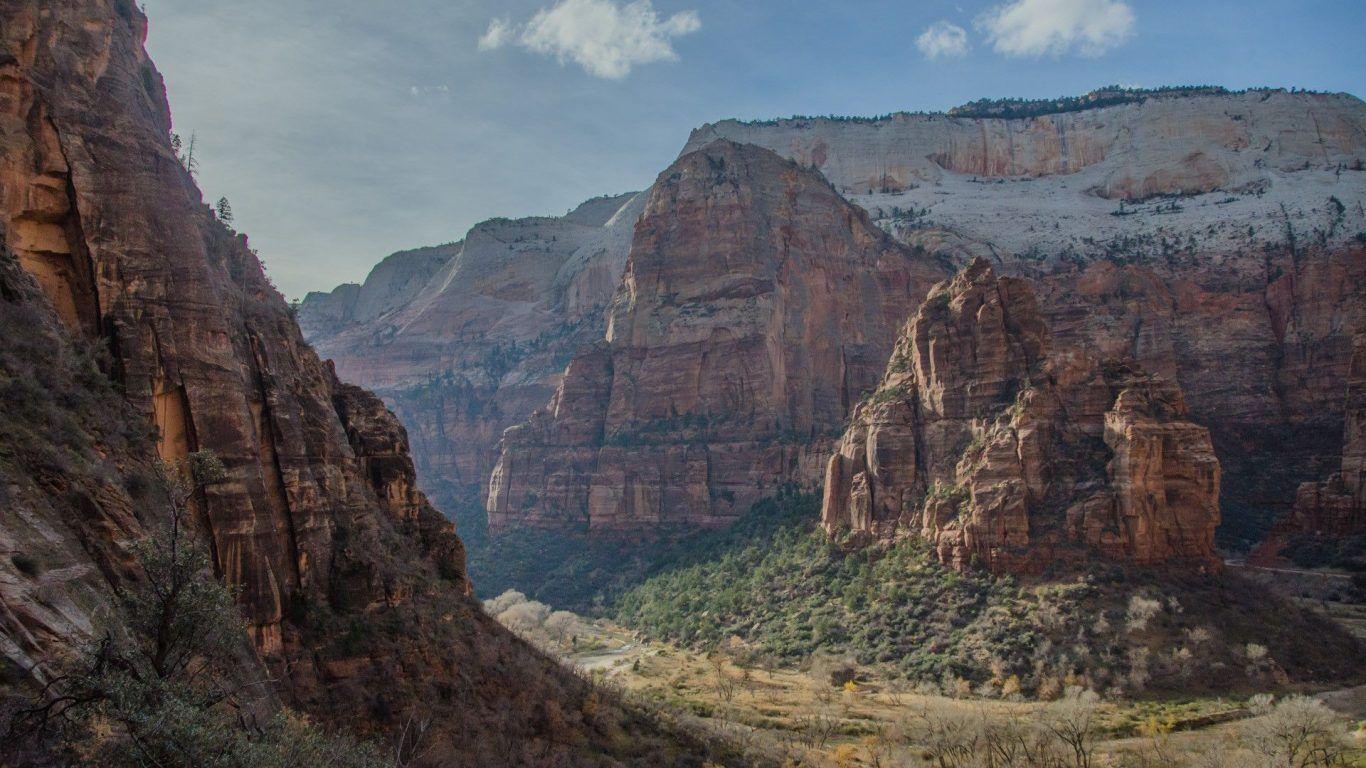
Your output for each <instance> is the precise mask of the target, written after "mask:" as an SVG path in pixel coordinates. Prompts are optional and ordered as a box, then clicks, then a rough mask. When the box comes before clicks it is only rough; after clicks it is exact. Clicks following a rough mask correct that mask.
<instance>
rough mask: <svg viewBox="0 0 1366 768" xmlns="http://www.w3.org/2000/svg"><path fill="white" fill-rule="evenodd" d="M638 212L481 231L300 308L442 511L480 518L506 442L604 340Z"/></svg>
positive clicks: (619, 209) (619, 198)
mask: <svg viewBox="0 0 1366 768" xmlns="http://www.w3.org/2000/svg"><path fill="white" fill-rule="evenodd" d="M644 202H645V196H644V195H643V194H634V193H632V194H626V195H615V196H609V197H601V198H595V199H593V200H589V201H587V202H585V203H583V204H582V205H580V206H578V207H577V208H575V209H574V210H572V211H570V212H569V213H568V214H566V215H565V216H561V217H532V218H526V219H517V220H508V219H495V220H492V221H487V222H484V223H482V224H479V225H477V226H475V227H474V228H473V229H472V230H470V232H469V233H468V234H467V235H466V237H465V239H464V240H463V241H462V242H459V243H455V244H453V245H450V246H438V247H436V248H428V249H420V250H418V251H409V252H404V253H400V254H395V255H393V256H391V257H389V258H388V259H386V260H385V261H383V262H381V263H380V264H379V265H378V266H376V267H375V269H374V270H373V271H372V272H371V273H370V275H369V277H367V278H366V280H365V283H364V284H363V285H361V286H359V287H355V286H352V285H343V286H340V287H338V288H337V289H335V290H334V291H332V292H331V293H330V294H322V293H315V294H310V295H309V296H308V298H306V299H305V300H304V302H303V304H302V306H301V307H300V310H299V317H300V324H301V326H302V327H303V328H304V331H305V333H306V334H307V335H308V338H309V340H310V342H312V343H313V344H314V345H315V346H316V347H317V349H318V350H319V352H320V354H322V355H323V356H325V357H330V358H331V359H332V360H333V361H334V363H335V364H336V366H337V370H338V373H339V375H340V376H341V377H342V378H343V379H345V380H347V381H354V382H356V383H358V384H361V385H363V386H366V387H369V388H372V389H374V390H375V391H376V392H377V393H378V394H379V395H380V396H381V397H383V398H384V399H385V401H386V402H387V403H388V404H389V406H390V407H392V408H393V409H394V411H395V412H396V413H397V414H398V415H399V418H400V419H401V420H402V421H403V422H404V423H405V424H406V425H408V429H409V433H410V435H411V437H412V443H413V454H414V457H415V459H416V461H417V468H418V473H419V475H420V476H421V477H422V478H424V483H425V487H426V490H427V491H428V492H430V493H432V494H433V495H434V497H435V499H436V500H437V502H438V503H439V504H441V505H442V507H443V508H445V509H448V510H459V509H461V508H462V507H468V506H471V505H472V504H477V505H478V507H479V508H480V509H481V510H482V499H483V496H482V490H483V488H484V487H485V486H486V484H487V482H488V477H489V473H490V471H491V470H492V468H493V464H494V461H495V460H496V459H497V443H498V438H499V436H500V435H502V433H503V430H505V429H507V428H508V427H510V426H512V425H514V424H517V423H520V422H522V421H524V420H525V419H526V418H527V417H528V416H529V415H530V414H531V412H532V411H533V410H535V409H536V408H539V407H542V406H544V405H545V404H546V402H547V401H548V400H549V399H550V397H551V395H552V394H554V391H555V387H556V386H557V385H558V384H559V381H560V376H561V374H562V373H563V371H564V367H565V364H566V363H567V362H568V360H569V359H570V357H571V356H572V354H573V352H574V350H575V349H577V348H579V347H580V346H584V345H587V344H591V343H593V342H595V341H598V340H601V338H602V336H603V334H604V332H605V330H606V318H605V307H606V305H607V303H608V301H609V300H610V299H611V297H612V293H613V291H614V290H615V289H616V286H617V283H618V282H620V280H621V273H622V269H623V268H624V266H625V263H626V254H627V252H628V251H629V249H630V242H631V234H632V231H633V229H634V225H635V222H636V219H638V218H639V216H640V210H641V208H642V207H643V205H644ZM476 498H477V499H478V501H477V502H472V501H471V500H472V499H476ZM480 514H481V515H482V511H481V513H480Z"/></svg>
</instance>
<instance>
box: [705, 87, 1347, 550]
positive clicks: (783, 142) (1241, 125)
mask: <svg viewBox="0 0 1366 768" xmlns="http://www.w3.org/2000/svg"><path fill="white" fill-rule="evenodd" d="M1098 103H1102V104H1103V103H1104V100H1101V101H1100V102H1098ZM980 111H981V110H970V111H968V112H966V114H975V113H980ZM718 136H720V137H725V138H730V139H732V140H736V141H746V142H752V143H755V144H758V145H761V146H765V147H769V148H771V149H773V150H774V151H776V152H779V153H780V154H784V155H786V156H788V157H791V158H794V159H796V160H798V161H799V162H801V163H803V164H811V165H814V166H816V167H817V168H818V169H820V170H821V171H822V172H823V173H824V174H825V175H826V176H828V177H829V178H830V180H831V181H832V183H834V184H835V185H836V187H838V188H839V189H840V190H841V191H843V192H844V193H846V195H847V196H849V198H850V200H851V201H853V202H855V203H857V204H858V205H860V206H862V207H863V208H865V209H866V210H868V211H869V213H870V215H871V217H872V218H873V220H874V221H875V222H877V223H878V224H879V225H880V226H882V227H883V228H884V229H886V230H887V231H889V232H892V233H893V234H894V235H895V236H896V237H897V238H898V239H901V240H902V241H904V242H906V243H908V244H910V245H913V246H920V247H922V248H924V249H926V250H927V251H929V252H931V253H936V254H945V255H949V256H951V257H954V258H957V259H966V258H970V257H972V256H984V257H986V258H988V259H990V260H991V261H992V263H993V264H994V266H995V267H996V269H997V270H998V271H999V272H1000V273H1002V274H1005V275H1014V276H1018V277H1022V278H1025V279H1027V280H1028V281H1029V282H1030V284H1031V285H1032V286H1033V288H1034V290H1035V293H1036V295H1037V296H1038V299H1039V304H1040V307H1041V309H1042V312H1043V315H1044V319H1045V321H1046V322H1047V324H1048V326H1049V328H1050V330H1051V332H1052V336H1053V338H1054V339H1055V341H1056V342H1057V343H1059V344H1060V345H1066V346H1069V347H1078V348H1086V349H1089V350H1092V351H1093V353H1094V354H1095V356H1096V357H1098V358H1102V359H1104V358H1115V359H1126V360H1133V361H1135V362H1136V363H1138V364H1139V365H1140V366H1141V367H1142V368H1143V369H1144V370H1146V371H1149V372H1152V373H1155V374H1159V375H1161V376H1163V377H1164V378H1166V379H1168V380H1170V381H1173V382H1179V384H1180V386H1181V389H1182V391H1183V392H1184V394H1185V398H1186V400H1187V402H1188V404H1189V407H1190V411H1191V414H1192V418H1193V419H1194V420H1195V421H1197V422H1198V423H1200V424H1203V425H1205V426H1207V427H1208V428H1209V429H1210V433H1211V439H1212V441H1213V443H1214V446H1215V451H1216V452H1217V454H1218V456H1219V460H1220V463H1221V465H1222V466H1223V469H1224V472H1225V476H1226V478H1227V480H1228V482H1227V483H1225V489H1224V493H1222V494H1221V497H1220V499H1221V506H1222V507H1223V510H1222V519H1223V523H1222V525H1221V529H1220V537H1221V543H1222V544H1223V545H1226V546H1229V547H1233V548H1241V547H1246V546H1250V545H1251V544H1252V543H1254V542H1255V541H1257V540H1259V539H1260V538H1261V537H1262V536H1264V535H1265V534H1266V532H1267V530H1268V529H1269V528H1270V527H1271V525H1272V523H1273V522H1274V521H1275V520H1276V519H1278V518H1280V517H1283V516H1284V515H1285V514H1287V513H1288V512H1289V510H1290V508H1291V506H1292V505H1293V504H1294V502H1295V499H1296V496H1297V489H1298V488H1299V486H1300V485H1301V484H1302V483H1305V482H1309V481H1317V480H1320V479H1322V478H1324V477H1326V476H1327V475H1328V474H1330V473H1331V472H1333V471H1334V470H1335V469H1336V466H1337V464H1338V463H1339V461H1340V458H1341V441H1340V440H1339V436H1340V435H1341V434H1342V433H1343V427H1344V413H1345V411H1346V409H1345V407H1344V392H1343V388H1342V386H1341V382H1342V381H1344V380H1345V377H1346V376H1347V374H1348V368H1349V366H1350V361H1351V358H1352V339H1351V334H1352V331H1353V329H1356V328H1360V327H1362V324H1363V322H1366V244H1363V243H1362V241H1361V240H1360V238H1359V237H1358V236H1357V233H1358V232H1361V231H1363V230H1366V210H1364V209H1363V208H1362V205H1361V201H1362V200H1366V170H1364V169H1366V105H1363V104H1362V102H1361V101H1359V100H1358V99H1356V98H1354V97H1352V96H1348V95H1345V94H1310V93H1288V92H1284V91H1257V92H1248V93H1228V94H1219V93H1205V92H1195V93H1190V94H1183V93H1177V94H1170V95H1160V94H1159V95H1154V96H1150V97H1142V98H1137V99H1134V100H1132V101H1131V102H1130V103H1123V104H1118V105H1114V106H1099V107H1095V108H1089V109H1075V110H1074V111H1067V112H1063V111H1057V112H1053V113H1040V114H1033V115H1031V116H1028V117H1020V118H1008V119H1007V118H997V117H967V116H964V117H951V116H945V115H894V116H891V117H889V118H884V119H870V120H859V119H852V120H831V119H794V120H780V121H772V122H767V123H753V124H741V123H737V122H733V121H726V122H722V123H716V124H714V125H710V126H705V127H703V128H701V129H699V130H698V131H697V132H695V134H694V136H693V139H692V141H691V142H690V146H700V145H701V144H703V143H705V142H707V141H710V140H713V139H715V138H716V137H718ZM1063 147H1066V151H1064V150H1063ZM1201 157H1203V158H1204V159H1203V160H1201V159H1200V158H1201ZM936 158H938V159H937V160H936ZM1192 158H1194V159H1192ZM884 175H885V176H888V177H889V181H888V182H887V183H885V184H882V183H869V180H870V178H871V179H873V180H874V182H876V181H877V180H878V179H880V178H881V177H882V176H884ZM1192 175H1195V176H1199V177H1200V178H1199V179H1191V180H1187V179H1186V177H1188V176H1192ZM1197 182H1198V183H1197ZM1126 190H1127V191H1126ZM1157 193H1160V194H1165V195H1169V196H1168V197H1158V198H1154V199H1151V200H1147V201H1146V202H1133V201H1132V200H1131V201H1128V202H1122V201H1120V200H1117V199H1115V198H1116V197H1127V198H1133V199H1137V198H1144V197H1146V196H1148V195H1149V194H1157Z"/></svg>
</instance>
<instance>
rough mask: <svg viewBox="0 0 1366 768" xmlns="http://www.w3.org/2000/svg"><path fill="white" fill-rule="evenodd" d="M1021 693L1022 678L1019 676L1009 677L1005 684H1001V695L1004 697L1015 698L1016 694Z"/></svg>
mask: <svg viewBox="0 0 1366 768" xmlns="http://www.w3.org/2000/svg"><path fill="white" fill-rule="evenodd" d="M1019 692H1020V676H1019V675H1011V676H1010V677H1007V678H1006V679H1005V682H1004V683H1001V695H1002V696H1014V695H1015V694H1017V693H1019Z"/></svg>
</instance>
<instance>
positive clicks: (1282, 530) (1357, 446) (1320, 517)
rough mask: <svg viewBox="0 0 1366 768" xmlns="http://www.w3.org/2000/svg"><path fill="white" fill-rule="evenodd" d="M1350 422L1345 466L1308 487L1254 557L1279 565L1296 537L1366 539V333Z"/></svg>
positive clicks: (1351, 391)
mask: <svg viewBox="0 0 1366 768" xmlns="http://www.w3.org/2000/svg"><path fill="white" fill-rule="evenodd" d="M1345 389H1346V391H1347V419H1346V425H1345V426H1344V428H1343V431H1342V464H1341V466H1340V469H1339V470H1338V471H1337V472H1334V473H1333V474H1331V475H1329V476H1328V478H1327V479H1325V480H1323V481H1320V482H1311V483H1304V484H1303V485H1301V486H1300V488H1299V492H1298V493H1297V494H1296V495H1295V506H1294V508H1293V509H1292V510H1291V512H1290V514H1289V515H1287V516H1286V517H1285V518H1283V519H1282V520H1280V521H1279V522H1278V523H1277V524H1276V526H1275V527H1274V528H1272V529H1271V533H1270V535H1268V536H1267V539H1266V541H1264V542H1263V543H1262V544H1261V545H1260V546H1259V547H1258V548H1257V549H1256V550H1255V551H1254V552H1253V557H1254V558H1255V559H1258V560H1261V561H1263V562H1269V561H1274V560H1275V559H1276V556H1277V555H1278V554H1279V552H1280V550H1281V548H1282V547H1284V546H1285V544H1286V543H1287V541H1288V540H1289V539H1290V538H1292V537H1295V536H1300V535H1306V534H1308V535H1314V536H1330V537H1340V536H1361V535H1366V330H1361V331H1357V333H1356V335H1355V336H1354V337H1353V352H1352V367H1351V370H1350V372H1349V373H1348V376H1347V381H1346V386H1345Z"/></svg>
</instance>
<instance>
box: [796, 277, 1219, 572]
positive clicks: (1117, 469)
mask: <svg viewBox="0 0 1366 768" xmlns="http://www.w3.org/2000/svg"><path fill="white" fill-rule="evenodd" d="M1050 347H1051V339H1050V337H1049V334H1048V331H1047V328H1046V326H1045V324H1044V321H1043V319H1042V314H1041V313H1040V311H1039V306H1038V304H1037V302H1036V301H1035V299H1034V296H1033V293H1032V291H1031V290H1030V288H1029V286H1028V284H1027V283H1025V282H1024V281H1021V280H1016V279H1012V278H999V279H998V278H997V277H996V275H995V273H994V271H993V270H992V269H991V267H990V266H989V265H988V264H987V263H986V262H985V261H983V260H978V261H976V262H975V263H974V264H972V265H971V266H970V267H969V268H968V269H967V270H965V271H964V272H962V273H960V274H959V275H958V276H957V277H955V278H954V279H953V280H952V281H950V282H947V283H944V284H941V285H939V286H937V287H936V288H935V289H934V290H933V291H931V293H930V295H929V298H928V299H926V301H925V303H924V304H923V305H922V306H921V307H920V309H919V311H918V312H917V313H916V315H915V316H914V317H913V318H912V319H911V321H910V322H909V323H908V324H907V326H906V329H905V331H904V333H903V335H902V337H901V340H900V341H899V342H898V344H897V347H896V350H895V351H894V352H893V353H892V358H891V363H890V364H889V366H888V369H887V374H886V376H885V377H884V379H883V381H882V385H881V386H880V387H879V389H878V390H877V391H876V392H874V393H873V394H872V396H871V397H870V398H869V399H868V401H867V402H865V403H863V404H861V405H860V406H859V408H858V409H857V410H856V411H855V413H854V417H853V424H852V426H851V427H850V428H849V430H848V431H847V432H846V433H845V435H844V438H843V439H842V440H841V442H840V444H839V447H838V450H837V451H836V453H835V455H834V457H832V458H831V460H830V464H829V467H828V469H827V472H826V480H825V498H824V503H823V509H822V522H823V524H824V526H825V528H826V531H827V532H828V533H830V534H831V535H843V534H844V533H846V532H853V533H854V534H855V535H856V539H858V540H864V541H866V540H868V539H871V538H890V537H893V536H895V535H896V534H897V533H898V532H912V533H915V534H917V535H919V536H921V537H923V538H924V539H926V540H927V541H929V542H931V544H932V546H933V547H934V549H935V551H936V553H937V554H938V556H939V558H940V560H942V561H943V562H944V563H945V564H948V565H952V566H954V567H957V568H966V567H969V566H970V565H975V564H980V565H983V566H986V567H988V568H991V569H993V570H1001V571H1011V572H1017V573H1018V572H1034V573H1037V572H1042V571H1045V570H1049V569H1053V568H1056V567H1059V566H1062V567H1067V566H1072V565H1076V564H1077V563H1078V562H1079V561H1080V560H1081V559H1082V558H1084V557H1086V556H1087V555H1093V556H1098V557H1101V558H1104V559H1106V560H1109V561H1114V562H1131V563H1137V564H1142V565H1161V564H1182V565H1195V566H1199V567H1212V566H1214V565H1216V563H1217V560H1216V558H1215V556H1214V529H1215V526H1216V525H1217V524H1218V521H1219V508H1218V499H1219V462H1218V460H1217V459H1215V457H1214V451H1213V448H1212V447H1211V445H1210V440H1209V433H1208V431H1207V430H1205V429H1204V428H1203V427H1200V426H1198V425H1196V424H1193V423H1191V422H1190V421H1188V420H1187V415H1186V407H1185V403H1184V401H1183V400H1182V397H1181V393H1180V390H1179V389H1178V388H1176V387H1175V386H1174V385H1172V384H1171V383H1169V382H1167V381H1164V380H1162V379H1160V378H1157V377H1153V376H1149V375H1147V374H1144V373H1143V372H1141V371H1138V370H1136V369H1134V368H1132V367H1129V366H1124V365H1114V364H1111V365H1100V364H1097V363H1096V362H1095V361H1094V360H1092V359H1091V358H1090V357H1089V356H1088V355H1087V354H1086V352H1085V351H1082V350H1069V349H1050Z"/></svg>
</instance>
